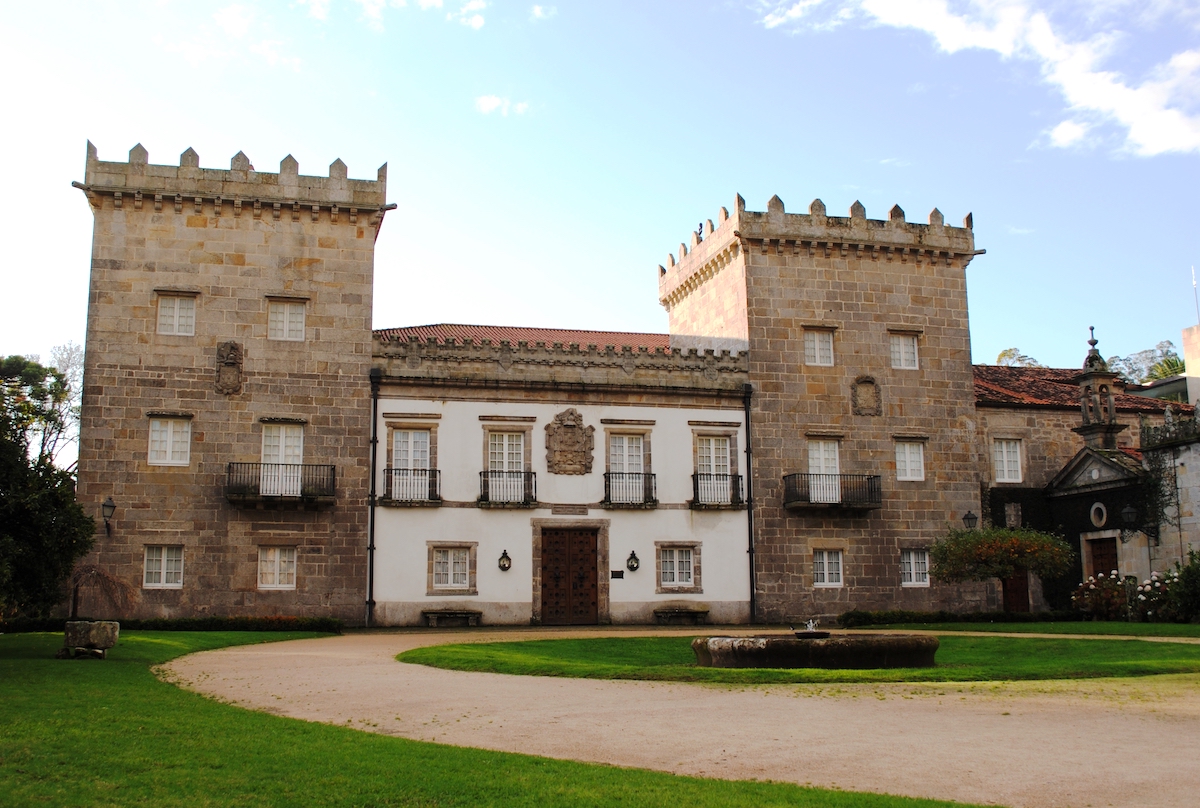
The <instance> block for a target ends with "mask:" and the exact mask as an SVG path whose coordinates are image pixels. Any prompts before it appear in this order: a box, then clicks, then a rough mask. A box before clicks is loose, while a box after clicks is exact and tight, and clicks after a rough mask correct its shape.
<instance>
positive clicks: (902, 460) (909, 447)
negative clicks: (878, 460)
mask: <svg viewBox="0 0 1200 808" xmlns="http://www.w3.org/2000/svg"><path fill="white" fill-rule="evenodd" d="M896 479H897V480H924V479H925V443H924V442H923V441H916V440H898V441H896Z"/></svg>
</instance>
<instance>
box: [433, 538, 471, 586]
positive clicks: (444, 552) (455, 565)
mask: <svg viewBox="0 0 1200 808" xmlns="http://www.w3.org/2000/svg"><path fill="white" fill-rule="evenodd" d="M470 575H471V551H470V549H469V548H467V547H436V548H434V550H433V588H434V589H466V588H468V587H469V586H470V585H471V578H470Z"/></svg>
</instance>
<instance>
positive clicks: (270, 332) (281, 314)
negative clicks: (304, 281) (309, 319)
mask: <svg viewBox="0 0 1200 808" xmlns="http://www.w3.org/2000/svg"><path fill="white" fill-rule="evenodd" d="M267 339H273V340H284V341H286V342H303V341H304V303H297V302H292V301H288V300H272V301H270V302H269V303H268V304H267Z"/></svg>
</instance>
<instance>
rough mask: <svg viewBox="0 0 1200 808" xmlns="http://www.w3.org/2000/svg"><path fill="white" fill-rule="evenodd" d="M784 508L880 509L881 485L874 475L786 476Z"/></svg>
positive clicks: (879, 479) (878, 478)
mask: <svg viewBox="0 0 1200 808" xmlns="http://www.w3.org/2000/svg"><path fill="white" fill-rule="evenodd" d="M783 506H784V507H785V508H848V509H852V510H853V509H857V510H868V509H871V508H882V507H883V485H882V483H881V478H880V477H879V475H877V474H785V475H784V477H783Z"/></svg>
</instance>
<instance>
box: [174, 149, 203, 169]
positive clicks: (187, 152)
mask: <svg viewBox="0 0 1200 808" xmlns="http://www.w3.org/2000/svg"><path fill="white" fill-rule="evenodd" d="M179 167H180V168H199V167H200V155H198V154H196V150H195V149H193V148H192V147H191V146H188V147H187V148H186V149H184V151H183V154H181V155H179Z"/></svg>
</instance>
